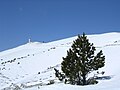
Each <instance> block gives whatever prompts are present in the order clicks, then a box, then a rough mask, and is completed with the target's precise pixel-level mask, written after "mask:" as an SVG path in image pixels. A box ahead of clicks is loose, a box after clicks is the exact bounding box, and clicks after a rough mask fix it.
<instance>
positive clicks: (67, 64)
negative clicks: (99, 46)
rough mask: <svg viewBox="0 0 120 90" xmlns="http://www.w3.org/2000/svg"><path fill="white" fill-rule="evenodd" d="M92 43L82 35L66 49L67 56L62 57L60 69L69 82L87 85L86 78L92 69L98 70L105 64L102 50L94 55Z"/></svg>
mask: <svg viewBox="0 0 120 90" xmlns="http://www.w3.org/2000/svg"><path fill="white" fill-rule="evenodd" d="M95 51H96V49H95V47H94V46H93V43H89V40H88V39H87V36H86V35H85V33H83V35H82V36H80V35H78V38H77V39H76V40H75V41H73V45H72V46H71V49H69V50H68V51H67V56H66V57H63V62H62V63H61V69H62V71H63V73H64V74H65V76H66V77H67V78H68V81H69V82H70V84H77V85H87V84H90V82H88V80H87V79H86V78H87V76H88V74H89V73H91V72H92V71H95V70H98V69H99V68H101V67H103V66H104V65H105V56H104V55H103V52H102V50H101V51H100V52H98V53H97V54H96V55H95Z"/></svg>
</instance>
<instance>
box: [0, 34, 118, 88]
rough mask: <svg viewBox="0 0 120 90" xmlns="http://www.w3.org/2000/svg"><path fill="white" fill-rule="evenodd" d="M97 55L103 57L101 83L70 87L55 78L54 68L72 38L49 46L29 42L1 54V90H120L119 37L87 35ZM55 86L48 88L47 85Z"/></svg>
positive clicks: (57, 65)
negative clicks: (100, 53)
mask: <svg viewBox="0 0 120 90" xmlns="http://www.w3.org/2000/svg"><path fill="white" fill-rule="evenodd" d="M87 36H88V38H89V40H90V42H91V43H94V46H95V47H96V49H97V50H96V52H97V51H99V50H103V53H104V55H105V57H106V59H105V67H103V68H101V69H100V71H105V74H104V75H103V79H101V80H99V83H98V84H97V85H90V86H89V85H88V86H73V85H68V84H64V83H61V82H59V81H58V80H57V78H55V75H54V73H55V72H54V67H55V68H58V69H60V64H61V62H62V57H65V56H66V52H67V50H68V49H69V48H70V47H71V45H72V43H73V40H75V39H76V38H77V36H75V37H71V38H67V39H63V40H58V41H53V42H49V43H41V42H29V43H27V44H24V45H21V46H18V47H16V48H13V49H9V50H6V51H3V52H0V90H19V89H20V90H63V89H64V90H80V89H82V90H106V89H108V90H120V85H119V83H120V65H119V63H120V33H105V34H96V35H87ZM53 80H54V82H55V84H52V85H48V84H49V82H50V81H53Z"/></svg>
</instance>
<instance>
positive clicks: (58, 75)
mask: <svg viewBox="0 0 120 90" xmlns="http://www.w3.org/2000/svg"><path fill="white" fill-rule="evenodd" d="M54 70H55V76H56V77H57V78H58V79H59V80H60V81H63V79H65V75H64V74H62V73H60V72H59V70H57V69H56V68H54Z"/></svg>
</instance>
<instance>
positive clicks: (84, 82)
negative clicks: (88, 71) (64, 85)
mask: <svg viewBox="0 0 120 90" xmlns="http://www.w3.org/2000/svg"><path fill="white" fill-rule="evenodd" d="M85 76H86V75H85V74H84V75H83V85H86V84H87V83H86V77H85Z"/></svg>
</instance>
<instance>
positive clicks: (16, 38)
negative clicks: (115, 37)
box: [0, 0, 120, 51]
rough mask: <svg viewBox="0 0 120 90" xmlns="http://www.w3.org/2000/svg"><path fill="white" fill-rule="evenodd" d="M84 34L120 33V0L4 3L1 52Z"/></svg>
mask: <svg viewBox="0 0 120 90" xmlns="http://www.w3.org/2000/svg"><path fill="white" fill-rule="evenodd" d="M83 32H85V33H86V34H96V33H97V34H99V33H105V32H120V0H0V51H2V50H6V49H9V48H13V47H16V46H18V45H21V44H25V43H27V41H28V39H29V38H31V39H32V41H45V42H49V41H54V40H59V39H63V38H67V37H71V36H75V35H78V34H82V33H83Z"/></svg>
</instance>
